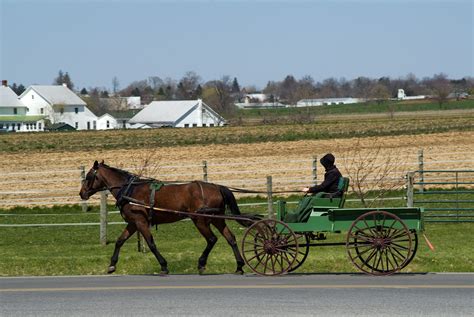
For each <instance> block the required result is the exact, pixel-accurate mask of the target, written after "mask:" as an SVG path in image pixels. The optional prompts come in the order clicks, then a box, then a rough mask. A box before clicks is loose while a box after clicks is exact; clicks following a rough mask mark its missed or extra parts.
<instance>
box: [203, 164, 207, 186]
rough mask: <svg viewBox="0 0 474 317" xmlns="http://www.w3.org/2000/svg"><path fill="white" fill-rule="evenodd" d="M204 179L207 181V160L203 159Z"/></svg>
mask: <svg viewBox="0 0 474 317" xmlns="http://www.w3.org/2000/svg"><path fill="white" fill-rule="evenodd" d="M202 180H203V181H205V182H207V161H202Z"/></svg>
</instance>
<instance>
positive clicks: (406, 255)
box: [346, 211, 416, 275]
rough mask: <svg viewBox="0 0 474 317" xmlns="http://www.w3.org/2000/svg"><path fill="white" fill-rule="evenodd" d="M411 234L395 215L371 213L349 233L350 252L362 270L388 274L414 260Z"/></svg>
mask: <svg viewBox="0 0 474 317" xmlns="http://www.w3.org/2000/svg"><path fill="white" fill-rule="evenodd" d="M413 246H414V243H413V238H412V234H411V233H410V231H409V230H408V228H407V226H406V225H405V223H404V222H403V221H402V220H401V219H400V218H399V217H397V216H396V215H394V214H392V213H389V212H386V211H371V212H368V213H365V214H363V215H361V216H359V217H358V218H357V219H356V220H354V222H353V223H352V225H351V227H350V228H349V232H348V233H347V241H346V247H347V253H348V254H349V258H350V259H351V261H352V263H354V265H355V266H356V267H357V268H358V269H360V270H361V271H363V272H365V273H367V274H372V275H389V274H393V273H395V272H397V271H400V270H401V269H402V268H404V267H405V266H406V265H407V264H408V263H409V262H410V261H411V259H412V258H413V257H414V255H415V251H416V250H414V248H413Z"/></svg>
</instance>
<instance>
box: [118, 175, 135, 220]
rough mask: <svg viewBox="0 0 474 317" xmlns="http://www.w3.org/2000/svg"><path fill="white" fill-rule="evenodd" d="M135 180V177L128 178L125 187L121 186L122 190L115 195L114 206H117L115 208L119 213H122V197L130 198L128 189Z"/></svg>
mask: <svg viewBox="0 0 474 317" xmlns="http://www.w3.org/2000/svg"><path fill="white" fill-rule="evenodd" d="M135 178H136V177H135V176H132V177H130V179H129V180H128V183H127V184H126V186H125V185H124V186H122V188H120V190H119V191H118V193H117V197H116V200H117V202H116V203H115V205H116V206H117V208H119V209H120V212H122V208H121V207H122V205H123V204H124V201H125V202H126V199H124V196H130V189H131V188H132V185H133V181H134V180H135Z"/></svg>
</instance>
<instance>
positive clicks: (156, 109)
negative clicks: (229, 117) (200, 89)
mask: <svg viewBox="0 0 474 317" xmlns="http://www.w3.org/2000/svg"><path fill="white" fill-rule="evenodd" d="M199 103H202V107H203V108H205V109H206V110H207V111H209V112H211V113H213V114H214V115H215V116H217V117H219V118H222V117H221V116H220V115H219V114H218V113H216V112H215V111H214V110H212V109H211V108H210V107H209V106H208V105H206V104H205V103H204V102H202V101H201V100H200V99H197V100H171V101H153V102H152V103H150V104H149V105H148V106H146V107H145V108H144V109H143V110H141V111H140V112H139V113H137V114H136V115H135V116H134V117H133V118H132V119H130V123H159V124H170V125H173V124H174V123H176V122H178V121H179V120H180V119H182V118H183V117H185V116H187V115H188V114H189V113H191V112H192V111H193V110H195V109H196V108H197V107H198V106H199ZM222 120H224V118H222Z"/></svg>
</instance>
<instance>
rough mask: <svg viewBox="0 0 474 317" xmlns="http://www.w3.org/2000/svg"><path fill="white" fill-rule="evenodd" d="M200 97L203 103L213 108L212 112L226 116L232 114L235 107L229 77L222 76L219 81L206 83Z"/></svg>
mask: <svg viewBox="0 0 474 317" xmlns="http://www.w3.org/2000/svg"><path fill="white" fill-rule="evenodd" d="M202 95H203V99H204V102H205V103H207V104H208V105H209V106H211V107H213V108H214V110H216V111H218V112H221V113H223V114H227V115H232V114H233V113H234V111H235V105H234V99H233V97H232V80H231V79H230V76H223V77H222V78H221V79H220V80H213V81H210V82H207V83H206V84H205V86H204V90H203V93H202Z"/></svg>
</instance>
